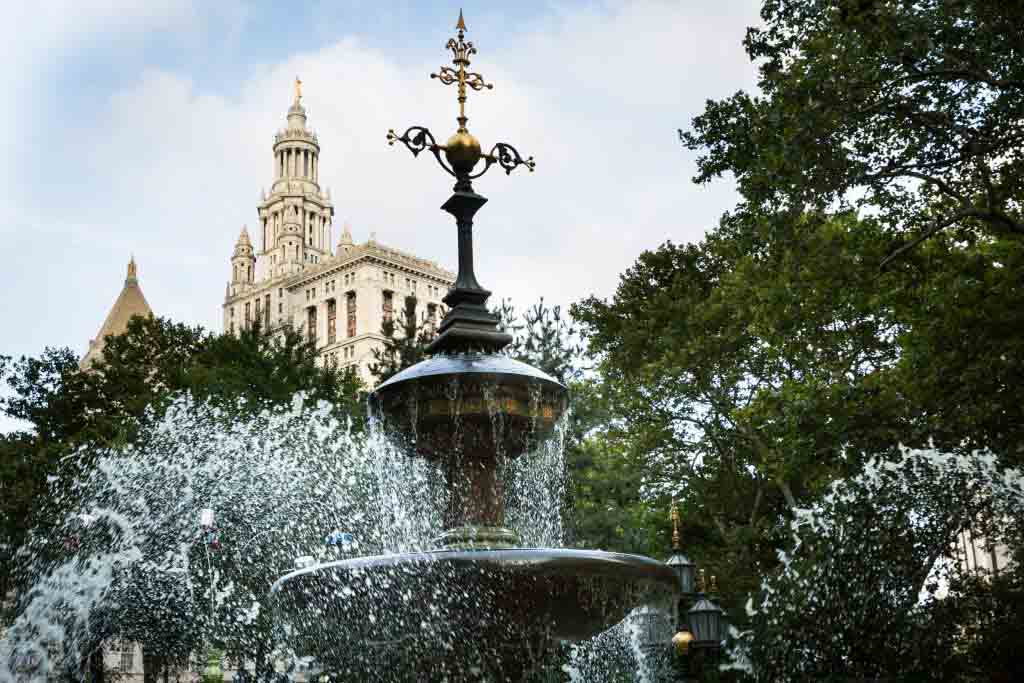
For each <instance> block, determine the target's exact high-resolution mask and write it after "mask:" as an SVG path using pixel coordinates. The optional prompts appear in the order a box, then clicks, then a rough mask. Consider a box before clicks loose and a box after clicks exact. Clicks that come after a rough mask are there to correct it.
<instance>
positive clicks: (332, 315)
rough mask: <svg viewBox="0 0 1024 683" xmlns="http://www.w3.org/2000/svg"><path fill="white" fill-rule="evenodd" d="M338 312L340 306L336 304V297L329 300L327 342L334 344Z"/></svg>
mask: <svg viewBox="0 0 1024 683" xmlns="http://www.w3.org/2000/svg"><path fill="white" fill-rule="evenodd" d="M337 314H338V307H337V305H336V304H335V301H334V299H328V300H327V343H328V344H333V343H334V339H335V331H336V329H337V328H336V327H335V325H336V320H335V319H336V318H337Z"/></svg>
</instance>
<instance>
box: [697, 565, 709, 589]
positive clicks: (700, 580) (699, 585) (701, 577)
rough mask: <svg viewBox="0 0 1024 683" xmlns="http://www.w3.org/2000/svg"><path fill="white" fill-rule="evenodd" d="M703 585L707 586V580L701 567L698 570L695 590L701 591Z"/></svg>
mask: <svg viewBox="0 0 1024 683" xmlns="http://www.w3.org/2000/svg"><path fill="white" fill-rule="evenodd" d="M705 586H707V581H706V580H705V577H704V570H703V569H701V570H700V572H699V573H698V574H697V592H698V593H703V592H704V588H705Z"/></svg>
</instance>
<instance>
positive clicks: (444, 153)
mask: <svg viewBox="0 0 1024 683" xmlns="http://www.w3.org/2000/svg"><path fill="white" fill-rule="evenodd" d="M456 29H457V35H456V37H455V38H452V39H450V40H449V41H448V44H447V49H449V50H451V51H452V54H453V57H454V58H453V60H452V63H453V64H454V66H455V68H454V69H453V68H450V67H442V69H441V70H440V72H439V73H437V74H431V77H432V78H438V79H439V80H440V81H441V82H442V83H444V84H446V85H450V84H453V83H454V84H457V90H458V102H459V116H458V117H457V121H458V129H457V130H456V132H455V134H454V135H452V136H451V137H450V138H449V139H448V141H447V142H446V143H445V144H443V145H439V144H437V142H436V141H435V139H434V137H433V135H432V134H431V133H430V131H429V130H428V129H426V128H424V127H421V126H413V127H410V128H409V129H408V130H406V131H405V133H403V134H402V135H398V134H396V133H395V132H394V131H393V130H392V131H389V132H388V136H387V139H388V142H389V144H392V145H393V144H394V143H395V142H401V143H402V144H403V145H405V147H407V148H408V149H409V150H410V151H411V152H412V153H413V155H414V156H418V155H419V154H420V153H421V152H423V151H429V152H430V153H431V154H433V155H434V157H435V159H436V160H437V162H438V164H439V165H440V166H441V167H442V168H443V169H444V170H445V171H446V172H447V173H449V174H450V175H451V176H453V177H454V178H455V180H456V182H455V186H454V192H453V194H452V196H451V197H450V198H449V199H448V200H447V201H446V202H445V203H444V205H443V206H442V207H441V208H442V209H443V210H444V211H446V212H448V213H450V214H451V215H452V216H453V217H454V218H455V222H456V226H457V230H458V276H457V279H456V282H455V285H454V286H453V287H452V289H451V290H450V291H449V292H448V294H447V296H446V297H445V299H444V301H445V303H446V304H447V305H448V307H449V311H448V313H447V315H446V316H445V318H444V320H443V321H442V323H441V325H440V328H439V330H438V336H437V337H436V339H435V340H434V341H433V343H432V344H431V346H430V347H429V351H430V352H431V353H432V354H434V355H433V356H432V357H431V358H430V359H428V360H426V361H423V362H421V363H418V364H417V365H414V366H412V367H410V368H407V369H406V370H404V371H402V372H399V373H398V374H396V375H395V376H393V377H392V378H391V379H389V380H388V381H386V382H384V383H383V384H381V385H380V386H379V387H377V389H376V390H375V391H374V392H373V393H372V394H371V396H370V404H371V411H372V413H373V415H374V416H375V419H376V421H377V423H378V424H379V428H380V429H381V430H382V431H383V433H384V434H385V435H386V436H387V437H388V438H389V439H390V440H391V442H392V443H394V444H396V445H397V446H398V447H400V448H401V449H402V450H403V451H404V452H405V453H406V454H407V455H408V456H409V457H413V458H420V459H423V460H425V461H426V462H428V463H431V464H432V465H433V466H434V467H435V468H436V471H437V475H438V478H439V479H441V480H443V486H442V487H441V491H440V495H441V496H442V497H443V498H444V500H443V503H444V504H443V508H444V527H445V529H446V531H445V532H444V533H442V534H441V535H440V537H438V538H437V539H436V540H435V541H434V546H435V547H434V548H432V549H429V550H426V551H422V552H410V553H396V554H387V555H379V556H371V557H355V558H348V559H342V560H338V561H334V562H329V563H324V564H319V565H316V566H312V567H307V568H303V569H299V570H296V571H293V572H291V573H289V574H287V575H285V576H283V577H282V578H280V579H279V580H278V581H277V582H276V583H275V584H274V586H273V589H272V590H273V593H274V596H275V601H276V605H277V610H278V614H279V615H280V618H281V620H282V624H283V626H284V629H285V630H286V632H287V633H288V635H289V638H290V641H291V643H292V645H293V647H294V648H295V650H296V652H297V653H298V654H299V655H307V656H312V657H315V658H316V659H317V661H318V662H319V663H320V665H321V666H323V667H324V669H325V670H326V671H329V672H335V673H338V674H340V675H348V676H356V675H361V676H368V675H371V674H377V675H378V676H380V675H384V672H387V675H389V676H392V677H394V676H397V679H398V680H406V679H408V680H424V679H430V680H451V681H462V680H465V681H470V680H489V681H498V680H509V681H512V680H515V681H518V680H523V679H524V678H525V677H528V676H529V675H530V674H531V672H533V671H536V670H538V669H539V668H541V667H542V666H543V665H544V664H545V663H546V662H548V661H550V658H551V656H552V653H553V652H554V651H555V649H556V648H557V646H558V644H559V643H574V642H579V641H584V640H587V639H589V638H591V637H593V636H595V635H596V634H598V633H601V632H603V631H605V630H607V629H608V628H610V627H611V626H613V625H615V624H616V623H618V622H620V621H621V620H622V619H623V618H624V617H625V616H626V615H627V614H628V613H629V612H630V611H631V610H632V609H633V608H635V607H637V606H640V605H642V604H645V603H650V602H658V601H664V600H666V599H668V598H669V596H671V595H673V594H675V593H677V592H678V590H679V585H678V579H677V578H676V576H675V574H674V573H673V571H672V570H671V568H670V567H668V566H666V565H664V564H662V563H660V562H657V561H655V560H652V559H650V558H646V557H640V556H636V555H625V554H618V553H608V552H599V551H590V550H571V549H559V548H523V547H520V546H521V541H520V538H519V537H518V535H517V534H516V533H515V532H513V531H512V530H511V529H509V528H507V527H506V526H505V505H506V498H507V491H506V490H505V486H506V481H507V478H508V477H509V476H510V473H511V472H512V471H513V470H514V464H515V461H516V460H517V459H518V458H521V457H522V456H523V455H524V454H527V453H530V452H531V451H533V450H534V449H536V448H537V447H538V446H539V445H540V444H541V443H542V442H543V441H544V440H545V439H549V438H552V432H553V431H554V430H555V427H556V423H557V422H558V420H559V418H560V417H561V416H562V415H563V413H565V411H566V409H567V390H566V387H565V386H563V385H562V384H561V383H560V382H558V381H557V380H556V379H554V378H552V377H550V376H549V375H547V374H546V373H544V372H542V371H540V370H538V369H536V368H533V367H530V366H529V365H526V364H524V363H521V362H518V361H515V360H513V359H511V358H508V357H507V356H504V355H501V354H500V351H501V350H502V348H504V347H505V346H506V345H508V344H509V343H510V341H511V337H510V336H509V335H508V334H506V333H505V332H503V331H501V330H500V329H499V325H498V320H497V318H496V316H494V315H493V314H492V313H491V312H490V311H488V309H487V307H486V302H487V299H488V297H489V296H490V292H489V291H487V290H486V289H484V288H483V287H482V286H481V285H480V284H479V282H478V281H477V279H476V275H475V273H474V269H473V241H472V240H473V237H472V228H473V218H474V216H475V214H476V213H477V211H478V210H479V209H480V208H481V207H482V206H483V205H484V203H485V202H486V201H487V199H486V198H485V197H483V196H481V195H479V194H477V193H476V192H475V191H474V190H473V185H472V181H473V180H474V179H476V178H479V177H480V176H481V175H483V174H484V173H486V172H487V171H488V170H489V169H490V168H491V167H492V166H494V165H497V166H500V167H501V168H503V169H504V170H505V171H506V173H507V174H510V173H511V172H512V171H513V170H515V169H517V168H519V167H520V166H525V167H527V168H528V169H529V170H530V171H533V169H534V161H533V159H532V157H531V158H527V159H523V158H522V157H521V156H520V154H519V152H518V151H516V149H515V148H514V147H512V146H511V145H509V144H506V143H498V144H496V145H494V147H493V148H492V149H491V151H490V152H489V153H487V154H484V153H482V151H481V146H480V142H479V141H478V140H477V139H476V138H475V137H474V136H473V135H472V134H471V133H470V132H469V131H468V129H467V127H466V124H467V122H468V119H467V117H466V113H465V103H466V99H467V88H470V89H473V90H476V91H479V90H483V89H490V88H492V87H493V86H492V85H491V84H490V83H487V82H486V81H485V80H484V78H483V77H482V76H481V75H480V74H478V73H474V72H469V71H467V67H468V66H469V64H470V60H469V57H470V55H473V54H475V53H476V48H475V47H474V46H473V43H472V42H468V41H466V40H465V32H466V25H465V22H464V20H463V17H462V13H461V12H460V13H459V20H458V23H457V25H456ZM480 162H483V167H482V169H479V170H476V168H477V166H478V165H479V164H480ZM396 672H397V673H396Z"/></svg>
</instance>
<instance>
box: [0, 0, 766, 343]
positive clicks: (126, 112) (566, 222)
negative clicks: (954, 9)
mask: <svg viewBox="0 0 1024 683" xmlns="http://www.w3.org/2000/svg"><path fill="white" fill-rule="evenodd" d="M151 7H152V6H151ZM177 7H178V6H177V5H174V6H173V7H172V5H171V3H167V5H165V6H163V10H161V6H156V9H155V10H153V11H152V12H150V13H146V14H145V15H140V16H139V17H137V18H136V19H135V20H132V21H134V26H136V27H141V28H140V29H139V30H141V31H143V32H144V31H145V30H151V28H149V27H152V26H155V25H166V24H167V23H168V22H170V23H174V22H179V23H183V24H188V23H190V22H194V21H198V20H199V19H197V15H196V14H195V13H194V12H193V13H191V14H190V13H189V11H185V12H184V13H181V12H178V11H177V9H176V8H177ZM90 16H92V17H93V19H92V21H94V22H95V23H96V24H97V25H102V24H103V22H104V21H105V19H104V17H107V16H110V15H104V14H103V13H99V14H95V15H90ZM96 17H99V18H96ZM755 20H756V3H755V2H753V1H749V0H748V1H743V2H735V3H727V2H721V3H717V4H716V5H714V6H709V5H708V4H707V3H678V2H672V3H667V2H630V3H625V4H622V5H618V6H610V5H609V6H604V7H602V8H601V9H563V10H559V12H558V13H556V15H555V17H554V19H550V18H549V20H547V21H545V23H543V24H540V23H538V24H537V25H536V26H535V27H532V28H529V29H527V30H525V31H523V32H521V33H518V34H516V35H513V36H509V35H507V34H505V35H503V36H502V37H503V38H504V39H505V43H504V44H505V47H504V48H503V49H488V44H489V43H497V42H498V40H497V37H498V32H499V31H504V30H505V29H504V27H499V26H487V25H485V24H482V23H478V24H476V25H471V27H470V28H471V29H475V30H473V32H472V35H471V38H473V39H474V40H475V41H476V43H477V45H478V47H479V49H480V53H479V54H478V55H477V56H476V59H475V61H474V65H473V66H474V68H475V69H478V70H479V71H481V72H482V73H483V74H484V75H485V76H486V77H487V78H488V80H491V81H493V82H495V83H496V88H495V89H494V90H493V91H489V92H485V93H472V94H471V95H470V102H469V105H468V113H469V116H470V129H471V130H472V131H473V132H474V133H475V134H476V135H477V136H478V137H479V138H480V139H481V141H482V142H483V143H484V145H485V147H487V146H488V145H489V144H493V143H494V142H498V141H506V142H511V143H512V144H514V145H515V146H516V147H517V148H518V149H519V150H520V151H521V152H522V153H524V155H528V154H532V155H534V156H535V157H536V158H537V163H538V165H537V171H536V173H534V174H527V173H525V172H517V173H515V174H513V176H512V177H505V176H504V174H503V173H502V172H501V170H500V169H495V170H492V172H491V173H490V174H489V175H488V176H486V177H485V178H483V179H482V180H480V181H477V183H476V187H477V190H478V191H479V192H481V193H482V194H485V195H487V196H488V197H490V199H491V201H490V203H489V204H488V206H486V207H485V208H484V209H483V210H482V211H481V212H480V214H479V215H478V221H477V226H478V227H477V235H478V237H477V240H476V242H477V263H478V265H477V273H478V275H479V276H480V279H481V282H482V283H483V284H484V285H485V286H487V287H489V288H491V289H492V290H493V291H494V294H495V296H496V297H506V296H511V297H512V298H513V299H514V300H515V302H516V303H517V304H519V305H520V306H526V305H528V304H529V303H532V301H534V300H535V299H536V298H537V297H538V296H541V295H544V296H546V298H547V299H548V300H549V301H553V302H556V303H569V302H571V301H574V300H577V299H579V298H581V297H583V296H586V295H588V294H590V293H597V294H599V295H602V296H607V295H609V294H611V293H612V292H613V291H614V287H615V285H616V282H617V280H618V275H619V273H621V272H622V271H623V270H624V269H625V268H627V267H628V266H629V265H630V264H631V263H632V262H633V261H634V260H635V258H636V257H637V255H638V254H639V252H640V251H642V250H643V249H645V248H653V247H655V246H657V245H658V244H659V243H661V242H662V241H664V240H666V239H672V240H674V241H677V242H678V241H688V240H694V239H698V238H699V237H700V236H701V235H702V234H703V232H704V230H705V229H706V228H708V227H710V226H711V225H712V224H713V223H714V222H715V220H716V219H717V217H718V216H719V215H720V214H721V213H722V212H723V211H724V210H727V209H728V208H730V207H731V206H732V204H733V203H734V201H735V198H734V196H733V195H732V192H731V190H730V189H729V188H728V187H725V186H723V185H721V184H719V185H718V186H716V187H712V188H699V187H695V186H693V185H692V184H691V183H690V181H689V179H690V177H691V176H692V175H693V173H694V166H693V159H692V156H691V155H690V154H689V153H688V152H685V151H684V150H683V149H682V148H681V146H680V145H679V142H678V139H677V136H676V128H678V127H685V126H686V125H687V124H688V123H689V121H690V119H691V118H692V116H694V115H695V114H697V113H699V111H700V110H701V109H702V108H703V103H704V101H705V100H706V99H707V98H710V97H721V96H723V95H726V94H729V93H731V92H733V91H735V90H737V89H739V88H741V87H749V86H750V85H751V83H752V81H753V71H752V69H751V67H750V66H749V64H748V62H747V60H746V57H745V55H744V54H743V52H742V49H741V48H740V45H739V42H740V40H741V39H742V36H743V32H744V30H745V27H746V26H747V25H748V24H749V23H752V22H753V21H755ZM446 30H447V29H446V27H438V37H439V40H438V43H439V45H440V44H441V43H443V40H444V38H445V32H446ZM368 42H369V41H368V40H367V39H365V38H360V37H351V36H350V37H343V38H342V39H340V40H339V41H338V42H337V43H335V44H333V45H330V46H329V47H327V48H324V49H322V50H319V51H316V52H311V53H308V54H298V55H294V56H292V57H291V58H290V59H288V60H287V61H285V62H283V63H278V64H273V65H267V66H261V67H259V70H255V67H254V70H253V71H252V72H251V73H250V74H249V75H248V78H247V79H246V80H245V82H244V83H243V84H242V85H241V86H240V87H238V88H224V89H223V92H230V93H231V94H230V95H225V94H221V92H210V91H205V90H203V91H201V90H199V89H197V87H196V85H195V83H194V80H193V79H192V78H190V76H189V75H188V74H182V73H174V72H168V71H159V70H143V71H140V73H139V74H138V77H137V79H135V80H134V81H132V82H130V83H128V84H127V85H126V86H125V87H124V88H122V89H121V90H119V91H117V92H115V93H112V94H111V96H110V97H109V98H107V99H106V101H105V104H104V106H105V110H104V111H103V112H102V114H103V115H102V116H98V117H96V118H97V120H98V121H100V122H101V124H99V125H100V126H101V127H100V128H97V129H96V130H83V131H76V136H75V138H74V140H73V141H65V143H64V144H65V146H64V148H50V149H46V150H45V152H46V153H47V154H48V155H50V157H51V158H52V160H53V163H55V164H60V165H61V168H62V169H64V170H65V171H68V170H69V169H70V170H71V171H72V172H73V173H75V174H77V176H78V177H80V178H81V179H82V180H81V182H82V184H83V186H84V188H86V189H88V190H89V191H88V192H87V193H85V194H84V195H79V198H78V199H77V200H76V201H74V202H69V203H68V204H67V205H63V204H62V202H61V198H60V197H59V196H54V195H53V193H52V191H48V188H38V191H36V192H35V193H32V194H29V195H27V196H21V197H16V198H14V197H8V198H7V202H8V204H13V205H14V209H13V210H16V211H17V212H19V215H20V216H21V217H22V218H23V219H24V225H27V226H31V227H30V229H29V230H27V231H26V230H12V231H11V232H10V233H8V235H9V237H10V241H11V244H12V247H13V249H15V250H17V253H19V254H21V258H20V259H17V262H16V263H14V264H13V265H12V267H11V268H9V269H8V270H7V271H6V272H5V273H4V275H3V276H2V277H3V280H4V284H5V285H6V287H5V288H6V289H7V290H8V291H10V290H12V289H13V290H15V291H17V292H19V295H18V296H17V297H14V300H13V301H12V302H11V304H12V307H11V308H10V309H9V310H8V316H7V320H8V321H11V322H14V325H12V326H10V327H8V326H5V330H6V333H5V334H4V335H3V337H2V340H3V347H4V349H5V351H6V352H8V353H10V352H12V351H17V352H27V353H36V352H38V351H39V350H40V349H41V348H42V346H43V345H45V344H49V345H70V346H72V347H74V348H76V349H78V350H84V347H85V344H86V343H87V340H88V339H89V338H90V337H91V336H92V335H93V334H95V332H96V329H98V327H99V325H100V323H101V322H102V320H103V317H104V315H105V314H106V311H107V308H108V307H109V306H110V304H111V303H112V302H113V300H114V297H115V296H116V294H117V291H118V288H119V287H120V281H121V277H122V274H121V273H122V272H123V268H124V263H125V262H126V261H127V258H128V253H129V252H131V251H134V252H135V254H136V258H137V260H138V261H139V264H140V278H141V282H142V287H143V290H144V291H145V292H146V295H147V297H148V298H149V301H150V303H151V304H152V306H153V307H154V309H155V310H156V311H157V312H158V313H159V314H164V315H170V316H172V317H174V318H176V319H179V320H183V321H188V322H199V323H202V324H205V325H208V326H211V327H214V328H216V327H218V326H219V310H220V304H221V301H222V297H223V291H224V283H225V280H226V278H227V276H228V271H229V262H228V257H229V255H230V252H231V247H232V245H233V243H234V240H235V238H236V236H237V234H238V231H239V229H240V227H241V225H242V224H243V223H249V224H250V225H251V224H252V223H255V217H256V212H255V205H256V202H257V199H258V193H259V190H260V188H261V186H267V185H269V181H270V176H271V154H270V146H271V142H272V137H273V133H274V131H275V130H276V129H277V128H278V127H279V126H281V125H282V124H283V121H284V113H285V110H286V109H287V106H288V105H289V103H290V101H289V100H290V92H291V81H292V79H293V78H294V76H295V75H296V74H301V76H302V78H303V81H304V83H305V95H306V97H305V98H304V99H305V103H306V106H307V110H308V113H309V122H310V125H311V126H312V127H313V128H315V129H316V130H317V131H318V133H319V136H320V142H321V146H322V156H321V170H320V177H321V180H322V182H324V183H325V184H326V185H328V186H330V188H331V190H332V194H333V199H334V203H335V206H336V210H337V214H336V230H335V236H337V234H338V229H340V225H341V223H342V222H343V221H344V220H346V219H351V221H352V225H353V230H354V232H355V233H356V238H357V239H365V238H366V237H367V236H368V234H369V232H370V231H371V230H375V231H377V233H378V238H379V240H380V241H382V242H384V243H386V244H390V245H393V246H396V247H399V248H402V249H407V250H411V251H414V252H416V253H418V254H420V255H422V256H425V257H428V258H433V259H436V260H439V261H441V262H443V263H446V264H449V265H451V264H454V261H455V229H454V227H453V225H452V224H451V219H450V217H449V216H448V215H447V214H444V213H442V212H441V211H439V210H438V207H439V206H440V205H441V203H442V202H443V201H444V200H445V199H446V198H447V196H448V194H449V192H450V189H451V184H452V181H451V180H450V179H449V178H448V177H447V176H445V175H444V174H443V173H442V172H441V171H440V169H438V168H437V167H436V165H435V163H434V161H433V160H432V159H431V158H429V157H427V158H425V157H424V156H422V155H421V157H420V158H418V159H413V158H412V157H411V155H409V154H408V153H407V152H406V151H405V149H404V148H401V146H396V147H388V146H387V144H386V143H385V138H384V136H385V132H386V131H387V129H388V128H392V127H393V128H395V129H397V130H401V129H403V128H404V127H405V126H408V125H412V124H424V125H427V126H428V127H430V128H431V129H432V130H433V131H434V132H435V134H437V136H438V137H439V138H442V139H443V138H445V137H447V135H448V134H450V133H451V132H452V130H453V129H454V125H455V122H454V116H455V94H454V90H453V88H452V87H449V88H445V87H443V86H441V85H440V84H439V83H438V82H437V81H431V80H430V79H429V77H428V74H429V73H430V72H431V71H435V70H436V69H437V67H438V66H440V65H442V64H446V63H448V58H447V56H446V54H445V53H443V52H441V51H440V50H438V51H437V52H436V53H433V54H430V55H427V56H425V57H424V61H423V62H422V63H418V64H409V63H407V62H401V63H400V62H398V61H397V60H396V59H394V58H392V56H390V55H389V53H388V49H387V46H386V44H384V43H382V42H380V41H379V40H378V41H374V42H373V43H372V45H370V44H368ZM17 144H23V142H18V143H17ZM23 151H24V150H15V156H16V155H17V153H21V152H23ZM33 220H34V221H36V223H33V222H32V221H33ZM0 232H4V231H3V230H0ZM22 292H23V293H24V295H22V294H21V293H22Z"/></svg>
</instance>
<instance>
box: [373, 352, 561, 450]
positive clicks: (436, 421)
mask: <svg viewBox="0 0 1024 683" xmlns="http://www.w3.org/2000/svg"><path fill="white" fill-rule="evenodd" d="M370 405H371V407H372V408H373V409H374V412H376V413H377V414H378V415H380V416H381V417H382V418H383V422H384V425H385V428H386V429H387V430H388V432H389V434H390V435H391V436H392V438H397V439H398V440H399V441H401V442H404V443H406V444H407V445H409V446H411V448H412V450H413V451H414V453H415V454H416V455H418V456H420V457H424V458H428V459H431V460H437V459H444V458H448V457H450V456H451V455H452V454H453V453H462V454H467V455H469V456H470V457H488V456H489V457H496V456H497V457H502V456H503V457H513V458H514V457H517V456H519V455H520V454H522V453H523V452H525V451H526V450H528V449H529V448H531V447H532V446H533V445H535V444H536V443H537V442H539V441H540V440H542V439H544V438H547V437H548V436H550V434H551V431H552V429H553V428H554V425H555V422H557V421H558V418H560V417H561V416H562V413H564V412H565V409H566V406H567V399H566V388H565V387H564V386H563V385H562V384H561V383H560V382H559V381H558V380H556V379H555V378H553V377H551V376H550V375H548V374H547V373H545V372H542V371H541V370H538V369H537V368H534V367H531V366H529V365H527V364H526V363H521V362H519V361H517V360H514V359H512V358H509V357H507V356H502V355H499V354H478V353H465V354H441V355H437V356H434V357H433V358H430V359H428V360H425V361H422V362H420V363H417V364H416V365H413V366H411V367H408V368H406V369H405V370H403V371H401V372H399V373H397V374H396V375H394V376H393V377H391V378H390V379H388V381H386V382H384V383H383V384H381V385H380V386H379V387H377V388H376V389H375V390H374V391H373V393H372V394H371V395H370Z"/></svg>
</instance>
